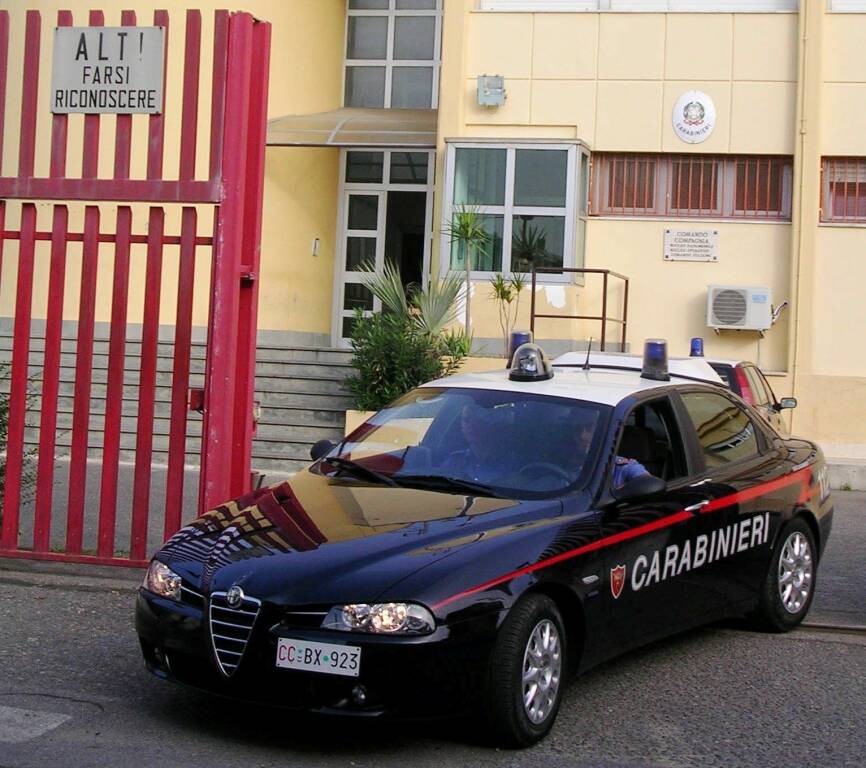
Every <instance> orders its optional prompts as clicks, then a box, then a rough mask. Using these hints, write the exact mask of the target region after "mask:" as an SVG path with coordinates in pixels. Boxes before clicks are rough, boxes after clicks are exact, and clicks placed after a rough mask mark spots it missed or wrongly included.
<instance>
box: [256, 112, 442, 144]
mask: <svg viewBox="0 0 866 768" xmlns="http://www.w3.org/2000/svg"><path fill="white" fill-rule="evenodd" d="M267 144H268V146H272V147H273V146H288V147H386V146H387V147H435V146H436V110H435V109H360V108H357V107H343V108H342V109H334V110H332V111H330V112H318V113H316V114H312V115H285V116H284V117H275V118H273V119H272V120H268V135H267Z"/></svg>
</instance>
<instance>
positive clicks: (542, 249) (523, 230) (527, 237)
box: [511, 219, 550, 269]
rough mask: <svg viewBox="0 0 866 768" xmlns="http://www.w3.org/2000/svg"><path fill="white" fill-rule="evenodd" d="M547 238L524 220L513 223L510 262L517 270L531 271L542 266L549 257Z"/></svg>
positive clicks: (541, 231)
mask: <svg viewBox="0 0 866 768" xmlns="http://www.w3.org/2000/svg"><path fill="white" fill-rule="evenodd" d="M549 255H550V254H549V253H548V250H547V236H546V235H545V233H544V231H543V230H542V229H541V228H539V227H534V226H532V225H531V224H530V223H529V222H528V221H527V220H526V219H522V220H520V221H519V223H518V222H517V221H515V226H514V233H513V234H512V236H511V260H512V264H513V265H514V266H515V267H517V268H518V269H527V268H528V269H532V268H533V267H541V266H544V261H545V259H546V258H547V257H548V256H549Z"/></svg>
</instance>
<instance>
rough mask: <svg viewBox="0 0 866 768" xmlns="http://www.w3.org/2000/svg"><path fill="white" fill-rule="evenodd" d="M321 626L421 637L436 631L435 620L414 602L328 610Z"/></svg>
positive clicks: (336, 606) (337, 607)
mask: <svg viewBox="0 0 866 768" xmlns="http://www.w3.org/2000/svg"><path fill="white" fill-rule="evenodd" d="M322 627H324V628H325V629H339V630H342V631H343V632H373V633H375V634H385V635H425V634H427V633H428V632H432V631H433V630H434V629H436V620H435V619H434V618H433V614H432V613H430V611H428V610H427V609H426V608H425V607H424V606H423V605H418V604H417V603H374V604H371V605H368V604H367V603H353V604H351V605H335V606H334V607H333V608H331V610H330V611H329V612H328V615H327V616H326V617H325V620H324V622H323V623H322Z"/></svg>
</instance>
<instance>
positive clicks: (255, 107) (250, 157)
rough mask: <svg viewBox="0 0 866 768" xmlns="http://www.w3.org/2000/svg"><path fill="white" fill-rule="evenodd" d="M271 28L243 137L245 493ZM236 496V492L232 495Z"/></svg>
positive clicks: (261, 37) (261, 49)
mask: <svg viewBox="0 0 866 768" xmlns="http://www.w3.org/2000/svg"><path fill="white" fill-rule="evenodd" d="M270 50H271V27H270V25H269V24H260V23H256V24H255V26H254V27H253V50H252V56H253V62H252V71H251V72H250V81H251V83H252V88H251V90H250V102H249V121H248V126H249V134H248V136H247V168H246V171H247V181H246V194H245V196H244V203H245V207H244V217H243V249H244V251H243V254H242V258H241V260H242V263H243V266H242V267H241V269H242V274H241V285H240V299H239V306H238V323H237V325H238V353H237V358H236V360H235V419H234V433H233V435H234V441H233V442H234V445H233V449H232V472H231V475H232V487H233V488H234V489H240V490H246V489H247V487H248V486H249V482H250V458H251V456H250V454H251V452H252V451H251V447H252V442H253V431H254V429H255V424H254V421H253V404H254V403H253V396H254V392H255V385H256V335H257V334H256V330H257V328H258V324H257V316H258V304H259V265H260V260H261V258H260V257H261V247H260V246H261V235H262V199H263V196H264V180H265V136H266V133H267V112H268V65H269V61H270ZM232 495H235V494H232Z"/></svg>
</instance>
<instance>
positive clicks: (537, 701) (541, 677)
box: [523, 619, 562, 725]
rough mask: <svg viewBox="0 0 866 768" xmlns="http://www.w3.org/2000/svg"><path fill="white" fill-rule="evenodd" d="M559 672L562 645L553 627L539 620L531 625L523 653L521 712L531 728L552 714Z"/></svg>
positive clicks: (557, 690)
mask: <svg viewBox="0 0 866 768" xmlns="http://www.w3.org/2000/svg"><path fill="white" fill-rule="evenodd" d="M561 673H562V643H561V642H560V639H559V632H558V631H557V629H556V625H555V624H554V623H553V622H552V621H551V620H550V619H542V620H541V621H539V622H538V624H536V625H535V628H534V629H533V630H532V632H531V633H530V635H529V640H528V641H527V643H526V650H525V651H524V652H523V709H524V711H525V712H526V716H527V717H528V718H529V719H530V721H531V722H532V723H534V724H535V725H540V724H541V723H543V722H544V721H545V720H546V719H547V718H548V717H549V716H550V713H551V712H552V711H553V708H554V706H555V704H556V697H557V695H558V693H559V683H560V676H561Z"/></svg>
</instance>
